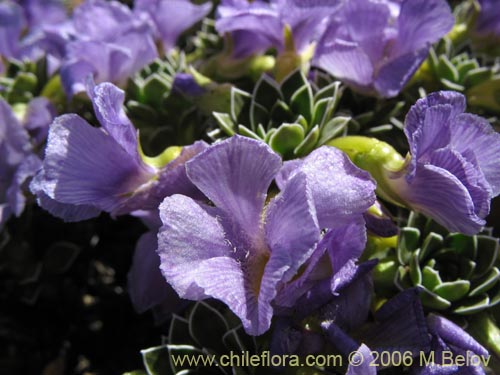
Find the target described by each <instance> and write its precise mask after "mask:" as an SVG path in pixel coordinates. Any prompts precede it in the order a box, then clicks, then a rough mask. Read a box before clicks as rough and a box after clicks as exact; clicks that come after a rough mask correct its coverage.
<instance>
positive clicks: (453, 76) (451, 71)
mask: <svg viewBox="0 0 500 375" xmlns="http://www.w3.org/2000/svg"><path fill="white" fill-rule="evenodd" d="M438 60H439V62H438V66H437V74H438V77H439V78H440V79H443V78H444V79H446V80H448V81H451V82H457V81H458V79H459V73H458V70H457V68H455V67H454V66H453V64H452V63H451V61H450V60H448V58H447V57H446V56H445V55H441V56H439V59H438Z"/></svg>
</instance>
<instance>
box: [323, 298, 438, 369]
mask: <svg viewBox="0 0 500 375" xmlns="http://www.w3.org/2000/svg"><path fill="white" fill-rule="evenodd" d="M418 294H419V292H418V290H417V289H407V290H405V291H403V292H401V293H399V294H398V295H396V296H395V297H393V298H391V299H390V300H389V301H388V302H386V303H385V304H384V305H383V306H382V307H381V308H380V309H378V310H377V311H376V312H375V313H374V320H375V322H374V323H367V322H365V325H364V326H363V328H362V329H360V327H361V324H358V325H357V326H354V327H352V328H350V329H346V328H345V327H344V326H343V325H342V324H339V322H338V321H337V320H336V319H335V317H333V318H332V319H329V320H326V321H324V322H323V323H322V324H321V328H322V329H323V331H324V333H325V335H326V337H327V339H328V341H329V342H330V344H331V345H333V346H334V347H335V348H336V349H337V350H338V351H339V352H340V353H341V354H342V355H345V356H349V354H350V353H353V352H354V351H357V352H358V354H357V355H359V356H361V357H362V360H358V363H359V366H354V365H350V366H349V368H348V371H347V373H346V375H366V374H373V375H375V374H376V373H377V371H376V366H373V364H374V363H377V361H376V360H375V357H374V356H373V352H379V353H383V352H387V353H394V352H399V353H401V354H403V353H411V354H412V356H413V357H416V358H414V362H415V361H417V359H418V356H419V355H420V353H421V352H427V351H428V350H429V349H430V338H429V329H428V327H427V324H426V320H425V317H424V311H423V309H422V305H421V303H420V298H419V296H418ZM356 331H357V332H356ZM350 334H353V335H355V336H356V337H357V338H358V340H359V341H361V342H362V343H361V344H360V343H359V342H358V341H356V340H355V339H353V338H352V337H351V336H350Z"/></svg>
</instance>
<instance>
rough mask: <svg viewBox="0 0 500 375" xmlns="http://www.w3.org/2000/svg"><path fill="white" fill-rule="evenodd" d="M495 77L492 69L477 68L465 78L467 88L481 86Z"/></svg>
mask: <svg viewBox="0 0 500 375" xmlns="http://www.w3.org/2000/svg"><path fill="white" fill-rule="evenodd" d="M492 77H493V72H492V71H491V69H490V68H486V67H483V68H477V69H473V70H470V71H469V72H468V73H467V75H466V76H465V78H464V85H465V87H467V88H469V87H472V86H476V85H479V84H481V83H483V82H486V81H488V80H490V79H491V78H492Z"/></svg>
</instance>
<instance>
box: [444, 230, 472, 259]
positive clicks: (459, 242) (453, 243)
mask: <svg viewBox="0 0 500 375" xmlns="http://www.w3.org/2000/svg"><path fill="white" fill-rule="evenodd" d="M445 246H446V247H451V248H453V249H454V250H455V251H456V252H457V253H458V254H461V255H463V256H464V257H467V258H470V259H473V260H474V259H475V258H476V255H477V248H478V246H477V238H476V236H467V235H465V234H461V233H451V234H449V235H448V236H447V237H446V241H445Z"/></svg>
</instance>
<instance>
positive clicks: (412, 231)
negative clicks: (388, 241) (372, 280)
mask: <svg viewBox="0 0 500 375" xmlns="http://www.w3.org/2000/svg"><path fill="white" fill-rule="evenodd" d="M419 240H420V231H419V230H418V229H417V228H410V227H406V228H402V229H401V231H400V232H399V238H398V250H397V254H398V259H399V262H400V263H401V264H408V263H409V262H410V259H411V253H412V252H413V251H415V250H417V248H418V245H419Z"/></svg>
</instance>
